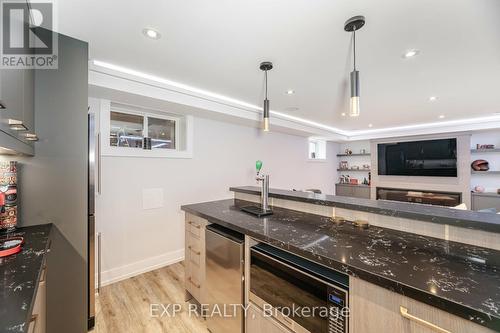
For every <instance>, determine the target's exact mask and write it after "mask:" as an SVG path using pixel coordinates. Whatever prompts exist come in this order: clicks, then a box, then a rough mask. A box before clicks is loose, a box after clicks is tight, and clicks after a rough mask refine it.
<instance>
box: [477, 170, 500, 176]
mask: <svg viewBox="0 0 500 333" xmlns="http://www.w3.org/2000/svg"><path fill="white" fill-rule="evenodd" d="M472 174H474V175H479V174H485V175H500V170H499V171H474V170H472Z"/></svg>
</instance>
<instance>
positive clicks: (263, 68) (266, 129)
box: [259, 61, 273, 132]
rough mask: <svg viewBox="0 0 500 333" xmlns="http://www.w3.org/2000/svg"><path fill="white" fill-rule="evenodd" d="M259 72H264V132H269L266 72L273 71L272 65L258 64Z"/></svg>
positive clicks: (268, 62) (265, 62) (269, 63)
mask: <svg viewBox="0 0 500 333" xmlns="http://www.w3.org/2000/svg"><path fill="white" fill-rule="evenodd" d="M259 68H260V70H261V71H264V75H265V81H266V99H265V100H264V108H263V115H264V132H269V100H268V99H267V71H270V70H271V69H273V63H272V62H270V61H264V62H262V63H261V64H260V67H259Z"/></svg>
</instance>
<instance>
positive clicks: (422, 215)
mask: <svg viewBox="0 0 500 333" xmlns="http://www.w3.org/2000/svg"><path fill="white" fill-rule="evenodd" d="M229 190H230V191H233V192H240V193H247V194H255V195H259V194H260V188H259V187H256V186H241V187H231V188H229ZM269 197H273V198H279V199H287V200H292V201H300V202H308V203H312V204H315V205H324V206H332V207H339V208H345V209H351V210H359V211H362V212H367V213H373V214H379V215H385V216H392V217H402V218H407V219H412V220H419V221H426V222H432V223H439V224H449V225H452V226H455V227H460V228H467V229H476V230H484V231H490V232H497V233H500V215H498V214H493V213H484V212H481V213H479V212H474V211H468V210H458V209H452V208H447V207H440V206H432V205H423V204H415V203H406V202H397V201H387V200H370V199H360V198H352V197H344V196H337V195H328V194H315V193H309V192H300V191H287V190H279V189H270V190H269Z"/></svg>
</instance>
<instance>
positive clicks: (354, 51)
mask: <svg viewBox="0 0 500 333" xmlns="http://www.w3.org/2000/svg"><path fill="white" fill-rule="evenodd" d="M352 37H353V38H352V48H353V54H354V70H356V27H354V30H353V31H352Z"/></svg>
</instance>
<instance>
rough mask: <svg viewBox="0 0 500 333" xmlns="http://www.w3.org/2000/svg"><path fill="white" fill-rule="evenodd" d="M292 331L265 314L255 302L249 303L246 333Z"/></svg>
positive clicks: (288, 332)
mask: <svg viewBox="0 0 500 333" xmlns="http://www.w3.org/2000/svg"><path fill="white" fill-rule="evenodd" d="M262 332H265V333H291V331H290V330H289V329H288V328H286V327H285V326H283V325H281V324H280V323H279V322H278V321H276V319H274V318H273V317H271V316H264V312H263V311H262V310H261V309H259V308H258V307H257V306H256V305H255V304H253V303H250V304H249V305H248V311H247V316H246V333H262Z"/></svg>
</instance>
